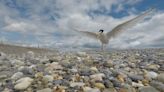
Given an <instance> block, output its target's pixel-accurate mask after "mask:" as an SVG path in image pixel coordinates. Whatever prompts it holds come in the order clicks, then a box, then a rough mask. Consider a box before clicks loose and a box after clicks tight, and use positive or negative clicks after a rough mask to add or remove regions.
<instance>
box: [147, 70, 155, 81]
mask: <svg viewBox="0 0 164 92" xmlns="http://www.w3.org/2000/svg"><path fill="white" fill-rule="evenodd" d="M157 76H158V74H157V73H156V72H153V71H150V72H147V73H146V75H145V77H146V78H148V79H149V80H151V79H155V78H156V77H157Z"/></svg>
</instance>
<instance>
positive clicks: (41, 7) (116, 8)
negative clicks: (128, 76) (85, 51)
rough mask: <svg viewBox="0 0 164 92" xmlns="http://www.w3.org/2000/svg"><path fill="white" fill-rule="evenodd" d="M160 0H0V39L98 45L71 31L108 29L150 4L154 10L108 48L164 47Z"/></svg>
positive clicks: (49, 44)
mask: <svg viewBox="0 0 164 92" xmlns="http://www.w3.org/2000/svg"><path fill="white" fill-rule="evenodd" d="M163 3H164V1H163V0H69V1H68V0H35V1H34V0H0V9H1V10H0V17H1V19H0V40H1V41H3V42H4V43H15V44H22V45H28V46H29V45H31V46H37V45H38V44H39V45H40V46H48V47H55V48H58V47H63V48H65V47H67V48H68V47H70V48H72V47H77V48H78V47H79V48H98V47H99V46H100V44H99V42H97V41H95V40H93V39H89V38H87V37H83V36H81V35H80V34H77V33H75V32H74V31H72V28H74V27H76V28H79V29H81V30H86V31H91V32H97V31H98V30H99V29H104V30H105V31H106V32H108V31H111V30H112V28H114V27H115V26H116V25H118V24H120V23H122V22H124V21H127V20H129V19H131V18H134V17H135V16H137V15H139V14H141V13H143V12H144V11H146V10H148V9H149V8H151V7H155V8H156V12H155V13H154V14H153V15H152V16H151V18H150V19H149V20H146V21H142V22H140V23H138V25H136V26H134V27H133V28H131V29H129V30H127V31H126V32H125V33H123V34H121V35H120V36H119V37H117V38H115V39H112V40H111V41H110V43H109V45H108V47H109V48H142V47H143V48H148V47H164V41H163V39H164V31H163V30H164V27H163V25H164V22H163V21H164V6H163Z"/></svg>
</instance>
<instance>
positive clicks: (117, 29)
mask: <svg viewBox="0 0 164 92" xmlns="http://www.w3.org/2000/svg"><path fill="white" fill-rule="evenodd" d="M154 10H155V9H154V8H152V9H149V10H148V11H146V12H145V13H143V14H141V15H139V16H137V17H135V18H133V19H131V20H129V21H126V22H124V23H122V24H120V25H118V26H116V27H115V28H114V29H112V31H110V32H108V33H107V34H106V35H107V38H108V39H110V38H112V37H115V36H117V35H118V34H119V33H121V32H122V31H125V30H127V29H128V28H130V27H132V26H134V25H136V24H137V23H138V22H140V21H142V20H143V19H144V18H145V17H146V16H147V15H149V14H151V13H152V12H153V11H154Z"/></svg>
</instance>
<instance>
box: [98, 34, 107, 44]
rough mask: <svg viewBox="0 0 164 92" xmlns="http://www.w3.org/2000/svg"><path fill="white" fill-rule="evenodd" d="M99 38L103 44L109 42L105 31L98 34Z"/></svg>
mask: <svg viewBox="0 0 164 92" xmlns="http://www.w3.org/2000/svg"><path fill="white" fill-rule="evenodd" d="M98 38H99V40H100V41H101V42H102V43H103V44H108V38H107V37H106V35H105V34H104V33H100V34H99V35H98Z"/></svg>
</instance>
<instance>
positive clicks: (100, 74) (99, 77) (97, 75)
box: [90, 73, 105, 81]
mask: <svg viewBox="0 0 164 92" xmlns="http://www.w3.org/2000/svg"><path fill="white" fill-rule="evenodd" d="M103 77H105V74H103V73H98V74H93V75H91V76H90V78H91V79H94V80H99V81H102V78H103Z"/></svg>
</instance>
